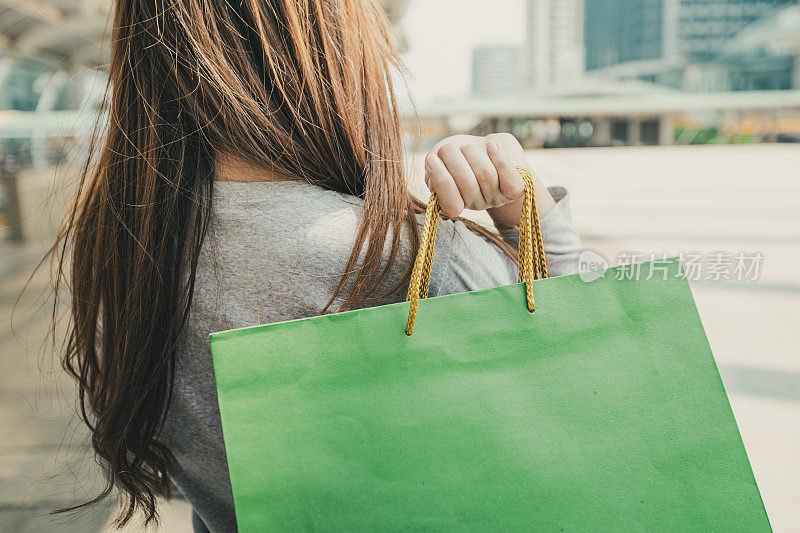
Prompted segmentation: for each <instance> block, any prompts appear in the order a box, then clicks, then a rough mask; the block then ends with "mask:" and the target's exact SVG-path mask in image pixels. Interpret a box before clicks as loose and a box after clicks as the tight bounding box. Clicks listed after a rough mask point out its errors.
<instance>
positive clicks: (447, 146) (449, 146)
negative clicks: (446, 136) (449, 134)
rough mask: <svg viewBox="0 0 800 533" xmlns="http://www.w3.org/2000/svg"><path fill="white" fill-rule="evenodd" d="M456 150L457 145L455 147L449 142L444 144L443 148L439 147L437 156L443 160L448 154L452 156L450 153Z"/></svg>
mask: <svg viewBox="0 0 800 533" xmlns="http://www.w3.org/2000/svg"><path fill="white" fill-rule="evenodd" d="M455 148H456V147H455V145H454V144H453V143H449V142H448V143H444V144H443V145H441V146H440V147H439V149H438V150H437V151H436V154H437V155H438V156H439V157H440V158H441V157H446V156H447V154H450V153H452V152H453V150H455Z"/></svg>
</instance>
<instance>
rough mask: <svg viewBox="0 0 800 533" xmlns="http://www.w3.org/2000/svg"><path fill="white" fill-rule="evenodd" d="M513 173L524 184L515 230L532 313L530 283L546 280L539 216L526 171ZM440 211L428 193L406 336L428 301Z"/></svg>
mask: <svg viewBox="0 0 800 533" xmlns="http://www.w3.org/2000/svg"><path fill="white" fill-rule="evenodd" d="M516 169H517V172H519V175H520V176H521V177H522V181H523V182H524V183H525V198H524V199H523V201H522V214H521V216H520V228H519V278H518V281H519V282H523V281H524V282H525V294H526V298H527V303H528V311H529V312H531V313H533V312H534V307H533V283H531V282H532V281H533V280H535V279H541V278H546V277H547V258H546V257H545V255H544V243H543V241H542V232H541V228H540V226H539V213H538V212H537V210H536V194H535V191H534V190H533V176H531V173H530V172H529V171H528V169H526V168H524V167H521V166H519V165H517V166H516ZM440 214H441V208H440V207H439V203H438V202H437V200H436V193H435V192H434V193H431V197H430V199H429V200H428V206H427V208H426V209H425V227H424V229H423V230H422V240H421V242H420V246H419V251H418V252H417V257H416V259H415V260H414V267H413V269H412V270H411V280H410V281H409V284H408V296H407V297H406V301H408V302H411V305H410V307H409V311H408V322H406V335H411V334H412V333H413V332H414V322H415V321H416V319H417V310H418V309H419V301H420V300H423V299H425V298H427V297H428V288H429V286H430V282H431V267H432V266H433V250H434V248H435V246H436V230H437V229H438V227H439V215H440Z"/></svg>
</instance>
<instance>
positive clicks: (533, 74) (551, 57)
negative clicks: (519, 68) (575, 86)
mask: <svg viewBox="0 0 800 533" xmlns="http://www.w3.org/2000/svg"><path fill="white" fill-rule="evenodd" d="M583 21H584V15H583V0H527V2H526V14H525V25H526V43H525V57H526V67H527V70H526V75H527V76H526V80H527V87H528V88H531V89H533V90H536V91H541V90H546V89H548V88H551V87H554V86H563V85H567V84H569V83H573V82H575V81H577V80H578V79H579V78H581V76H582V75H583V71H584V47H583V31H584V30H583V27H584V22H583Z"/></svg>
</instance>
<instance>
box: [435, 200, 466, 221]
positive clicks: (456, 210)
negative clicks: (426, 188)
mask: <svg viewBox="0 0 800 533" xmlns="http://www.w3.org/2000/svg"><path fill="white" fill-rule="evenodd" d="M439 207H441V208H442V213H444V214H445V215H447V216H448V217H450V218H455V217H457V216H458V215H460V214H461V209H462V208H461V206H460V205H458V204H455V203H453V202H445V203H443V204H439Z"/></svg>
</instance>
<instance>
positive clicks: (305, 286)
mask: <svg viewBox="0 0 800 533" xmlns="http://www.w3.org/2000/svg"><path fill="white" fill-rule="evenodd" d="M553 192H554V193H555V196H556V197H557V198H558V199H559V200H560V201H559V202H558V204H557V205H556V208H555V209H554V210H553V211H551V213H550V214H549V215H548V216H547V217H545V219H544V220H543V221H542V223H543V231H544V232H545V235H546V238H547V240H546V248H547V250H548V252H549V253H550V260H551V263H552V266H551V271H553V273H554V274H565V273H571V272H573V271H574V269H575V265H576V257H577V254H578V252H579V250H580V242H579V241H578V238H577V235H576V234H575V232H574V230H573V229H572V226H571V224H570V221H569V213H568V205H567V200H566V199H562V196H563V194H564V193H563V189H561V190H554V191H553ZM361 205H362V203H361V200H359V199H358V198H355V197H352V196H348V195H345V194H341V193H337V192H333V191H327V190H324V189H322V188H320V187H317V186H314V185H310V184H307V183H305V182H299V181H284V182H250V183H247V182H217V183H216V184H215V192H214V197H213V211H212V216H211V225H210V227H209V232H208V235H207V237H206V240H205V242H204V244H203V248H202V251H201V254H200V258H199V263H198V268H197V274H196V278H195V290H194V298H193V301H192V306H191V310H190V315H189V320H188V322H187V324H186V328H185V331H184V333H183V336H182V338H181V342H180V344H179V348H178V357H177V368H176V375H175V391H174V396H173V399H172V404H171V406H170V409H169V414H168V417H167V421H166V424H165V428H164V432H163V434H162V440H163V441H164V443H165V444H167V445H168V446H169V448H170V450H171V451H172V453H173V454H174V455H175V457H176V459H177V461H178V464H179V468H178V470H177V471H176V473H175V475H174V478H173V479H174V481H175V484H176V485H177V486H178V488H179V489H180V491H181V492H182V493H183V494H184V495H185V496H186V498H187V499H188V500H189V502H190V503H191V504H192V506H193V508H194V509H195V512H196V513H197V515H198V517H196V518H195V520H196V524H198V526H197V527H198V529H199V530H202V527H203V526H199V520H200V521H202V523H203V524H205V527H208V528H209V529H210V530H211V531H231V530H234V528H235V518H234V514H233V501H232V497H231V492H230V480H229V478H228V471H227V465H226V461H225V451H224V445H223V440H222V430H221V426H220V420H219V411H218V406H217V397H216V389H215V386H214V374H213V368H212V364H211V352H210V347H209V343H208V335H209V333H212V332H214V331H221V330H225V329H233V328H240V327H246V326H252V325H255V324H257V323H259V322H260V323H270V322H277V321H283V320H292V319H296V318H303V317H309V316H314V315H316V314H318V313H319V312H320V310H322V309H323V308H324V307H325V305H326V304H327V303H328V300H329V298H330V296H331V295H332V294H333V293H334V291H335V289H336V287H337V285H338V283H339V280H340V279H341V277H342V269H343V268H344V266H345V265H346V264H347V261H348V258H349V256H350V252H351V250H352V247H353V244H354V241H355V235H356V232H357V231H358V227H359V221H360V217H361ZM506 236H507V238H508V239H509V240H513V239H514V238H515V232H514V231H511V232H509V233H507V234H506ZM402 243H403V244H402V246H401V248H400V253H399V255H398V257H397V259H396V260H395V261H394V263H393V265H392V269H391V271H390V275H389V277H388V278H387V279H386V281H385V283H384V286H385V288H386V289H387V290H388V289H391V288H392V287H394V286H395V285H397V284H398V283H400V282H401V280H402V279H403V278H404V276H405V274H406V271H407V268H408V265H409V263H410V261H411V252H410V243H409V239H408V238H407V236H405V235H404V236H403V241H402ZM436 250H437V251H436V253H437V254H438V256H437V260H436V261H434V269H433V272H432V275H431V291H430V294H431V296H436V295H441V294H450V293H456V292H462V291H465V290H477V289H482V288H488V287H494V286H499V285H507V284H510V283H515V282H516V276H517V271H516V266H515V265H514V264H513V263H512V262H511V261H510V260H509V259H508V258H507V257H506V256H504V255H503V254H502V253H501V252H500V250H499V249H498V248H497V247H495V246H494V245H492V244H490V243H489V242H487V241H486V240H484V239H483V238H481V237H480V236H478V235H476V234H475V233H473V232H471V231H470V230H468V229H467V228H466V226H464V224H463V223H460V222H458V223H453V222H451V221H442V223H441V224H440V227H439V233H438V239H437V248H436ZM553 251H555V253H553ZM405 291H406V287H405V286H401V287H400V289H399V290H397V291H395V292H394V293H393V294H391V295H388V296H386V297H385V298H384V299H382V300H381V301H379V302H376V305H377V304H385V303H393V302H397V301H402V300H403V299H404V298H405ZM337 308H338V302H336V303H334V304H333V305H332V306H331V310H332V311H335V310H336V309H337ZM253 453H259V451H258V450H253ZM198 518H199V520H198Z"/></svg>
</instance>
